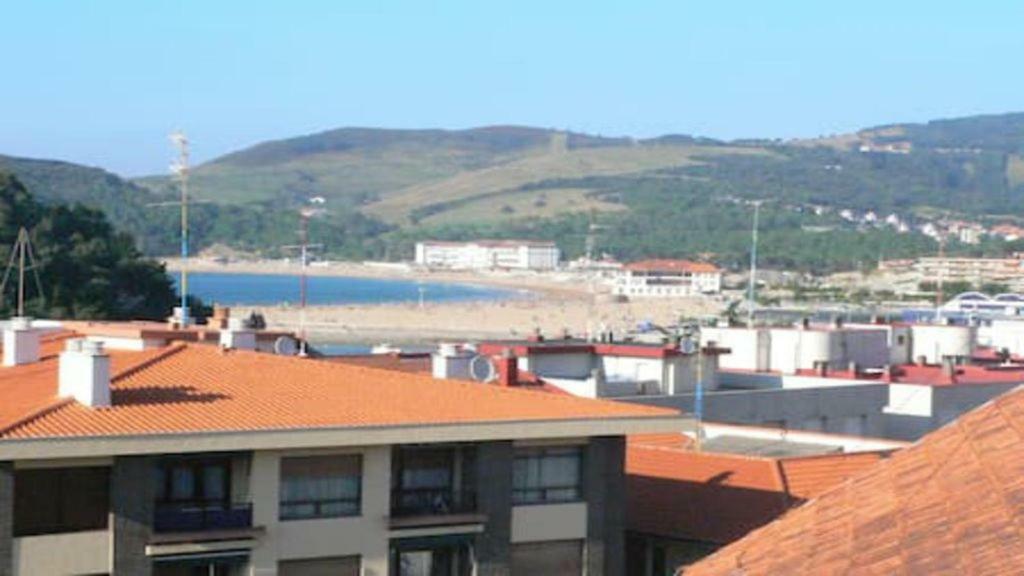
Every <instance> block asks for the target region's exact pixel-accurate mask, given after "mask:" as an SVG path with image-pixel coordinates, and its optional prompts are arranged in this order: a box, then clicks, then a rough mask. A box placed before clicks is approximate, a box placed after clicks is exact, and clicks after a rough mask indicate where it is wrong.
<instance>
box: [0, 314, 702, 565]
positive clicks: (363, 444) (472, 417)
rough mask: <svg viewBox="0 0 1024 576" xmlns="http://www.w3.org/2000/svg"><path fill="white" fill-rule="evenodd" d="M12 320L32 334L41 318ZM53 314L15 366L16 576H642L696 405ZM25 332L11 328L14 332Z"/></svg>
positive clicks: (11, 384)
mask: <svg viewBox="0 0 1024 576" xmlns="http://www.w3.org/2000/svg"><path fill="white" fill-rule="evenodd" d="M20 336H21V338H20V339H19V338H11V339H9V341H11V342H15V345H16V346H20V345H23V344H24V342H26V341H29V340H31V336H25V335H24V334H22V335H20ZM78 336H79V335H78V334H68V333H66V332H64V333H53V334H49V335H47V336H45V337H43V338H41V339H40V340H39V341H37V342H35V344H36V350H37V351H38V354H33V353H32V350H31V349H28V350H27V351H26V350H22V352H23V353H22V354H20V355H17V354H16V355H14V356H16V357H18V358H19V361H18V362H17V363H15V364H14V365H11V366H5V367H4V368H0V398H3V399H4V402H3V403H2V404H0V575H3V576H15V575H28V574H31V575H43V576H46V575H51V574H52V575H57V574H117V575H122V574H123V575H136V574H138V575H145V576H148V575H157V576H177V575H193V574H203V575H210V574H214V575H225V576H236V575H238V576H241V575H247V576H248V575H273V574H281V575H285V576H300V575H319V574H344V575H349V574H351V575H362V576H407V575H408V576H416V575H421V574H422V575H424V576H428V575H431V576H432V575H435V574H444V575H448V576H459V575H467V576H468V575H470V574H476V575H487V574H532V575H543V574H552V575H555V574H559V575H560V574H595V575H600V574H615V575H618V574H623V570H624V556H623V555H624V542H623V538H624V514H625V512H624V500H623V498H624V488H623V486H624V473H623V469H624V458H625V440H624V438H625V435H626V434H627V433H633V432H635V431H648V432H656V431H668V430H677V429H680V428H681V427H684V426H685V425H686V424H687V421H685V420H684V419H682V418H681V417H680V416H679V415H678V413H677V412H674V411H666V410H653V409H650V408H640V407H636V406H630V405H624V404H615V403H610V402H603V401H597V400H586V399H578V398H572V397H568V396H556V395H552V394H544V393H539V392H532V391H527V390H519V389H514V388H502V387H499V386H495V385H485V384H477V383H468V382H455V381H445V380H441V381H439V380H434V379H432V378H430V377H429V376H421V375H417V374H410V373H401V372H392V371H385V370H378V369H372V368H365V367H361V366H348V365H344V364H340V363H329V362H322V361H317V360H310V359H301V358H294V357H282V356H275V355H271V354H265V353H259V352H255V351H244V350H235V349H230V348H225V347H217V346H212V345H202V344H186V343H176V344H172V345H168V346H155V347H150V348H148V349H145V348H144V347H143V348H144V349H141V350H133V351H128V350H113V349H104V347H103V346H102V345H100V344H99V343H98V342H96V341H88V340H86V341H82V340H80V339H79V338H78ZM5 344H6V341H5Z"/></svg>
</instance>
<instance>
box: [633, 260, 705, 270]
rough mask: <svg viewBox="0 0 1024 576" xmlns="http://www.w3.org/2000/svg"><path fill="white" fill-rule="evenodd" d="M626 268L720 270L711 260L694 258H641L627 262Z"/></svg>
mask: <svg viewBox="0 0 1024 576" xmlns="http://www.w3.org/2000/svg"><path fill="white" fill-rule="evenodd" d="M625 268H626V270H630V271H633V272H689V273H691V274H701V273H703V274H708V273H714V272H719V269H718V267H717V266H715V265H714V264H711V263H710V262H695V261H693V260H664V259H662V260H639V261H637V262H630V263H629V264H626V266H625Z"/></svg>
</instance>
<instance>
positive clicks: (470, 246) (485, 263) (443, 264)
mask: <svg viewBox="0 0 1024 576" xmlns="http://www.w3.org/2000/svg"><path fill="white" fill-rule="evenodd" d="M560 259H561V252H560V251H559V249H558V246H557V245H556V244H555V243H554V242H540V241H534V240H477V241H471V242H441V241H428V242H417V243H416V264H418V265H420V266H426V267H428V268H447V269H451V270H489V269H506V270H554V269H555V268H557V267H558V263H559V260H560Z"/></svg>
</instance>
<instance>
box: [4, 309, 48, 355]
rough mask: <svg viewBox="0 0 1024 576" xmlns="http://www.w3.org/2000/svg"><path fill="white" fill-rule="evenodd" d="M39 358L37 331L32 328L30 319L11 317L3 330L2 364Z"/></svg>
mask: <svg viewBox="0 0 1024 576" xmlns="http://www.w3.org/2000/svg"><path fill="white" fill-rule="evenodd" d="M38 360H39V332H38V331H37V330H34V329H33V328H32V319H31V318H26V317H24V316H16V317H14V318H11V320H10V323H9V325H8V326H7V329H6V330H4V366H17V365H19V364H30V363H32V362H36V361H38Z"/></svg>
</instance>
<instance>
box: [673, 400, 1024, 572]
mask: <svg viewBox="0 0 1024 576" xmlns="http://www.w3.org/2000/svg"><path fill="white" fill-rule="evenodd" d="M779 573H800V574H826V573H832V574H835V573H842V574H986V575H988V574H997V575H998V574H1021V573H1024V389H1016V390H1014V391H1011V392H1009V393H1007V394H1004V395H1003V396H1000V397H999V398H996V399H995V400H993V401H991V402H989V403H987V404H985V405H983V406H981V407H979V408H977V409H975V410H973V411H972V412H970V413H968V414H965V415H964V416H962V417H961V418H959V419H957V420H956V421H954V422H953V423H951V424H949V425H947V426H946V427H944V428H941V429H939V430H938V431H936V432H933V433H931V434H929V435H927V436H925V437H924V438H923V439H921V440H920V441H918V443H916V444H915V445H913V446H911V447H910V448H906V449H904V450H902V451H900V452H898V453H896V454H894V455H893V456H892V457H891V458H889V459H888V460H885V461H882V462H879V463H878V464H877V465H875V466H873V467H871V468H869V469H868V470H866V471H864V472H862V473H861V474H859V475H856V476H854V477H853V478H852V479H851V480H849V481H847V482H845V483H843V484H841V485H839V486H837V487H835V488H833V489H832V490H829V491H827V492H825V493H824V494H822V495H821V496H819V497H818V498H816V499H814V500H812V501H810V502H808V503H807V504H805V505H803V506H801V507H800V508H797V509H795V510H793V511H791V512H789V513H788V514H786V515H785V516H784V517H782V518H781V519H779V520H777V521H775V522H773V523H771V524H768V525H767V526H765V527H763V528H761V529H759V530H757V531H755V532H753V533H751V534H750V535H748V536H746V537H745V538H742V539H741V540H739V541H737V542H735V543H733V544H731V545H729V546H727V547H725V548H723V549H722V550H720V551H719V552H717V553H716V554H714V555H712V556H710V557H708V558H706V559H705V560H703V561H701V562H699V563H697V564H695V565H693V566H690V567H688V568H687V569H686V571H685V572H684V574H687V575H704V574H723V575H725V574H729V575H732V574H744V575H749V576H753V575H758V574H779Z"/></svg>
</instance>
